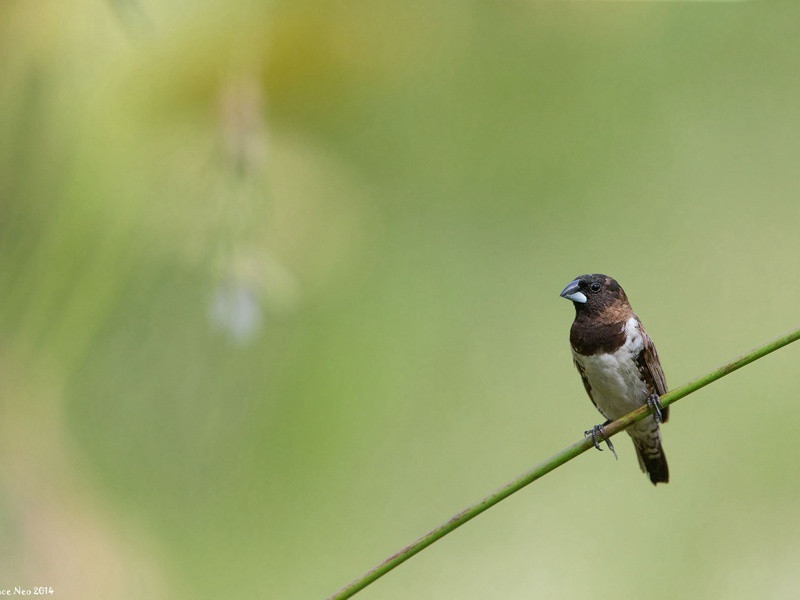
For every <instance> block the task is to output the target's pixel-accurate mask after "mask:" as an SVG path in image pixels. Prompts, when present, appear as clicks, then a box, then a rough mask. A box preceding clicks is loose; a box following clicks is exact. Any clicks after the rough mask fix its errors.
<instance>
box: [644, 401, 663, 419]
mask: <svg viewBox="0 0 800 600" xmlns="http://www.w3.org/2000/svg"><path fill="white" fill-rule="evenodd" d="M647 408H649V409H650V412H651V413H653V417H654V418H655V420H656V423H661V421H663V418H662V417H661V411H662V410H664V407H663V406H662V404H661V398H659V396H658V394H650V395H649V396H648V397H647Z"/></svg>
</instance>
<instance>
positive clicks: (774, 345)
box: [328, 328, 800, 600]
mask: <svg viewBox="0 0 800 600" xmlns="http://www.w3.org/2000/svg"><path fill="white" fill-rule="evenodd" d="M798 339H800V328H798V329H795V330H794V331H791V332H789V333H787V334H785V335H783V336H781V337H779V338H776V339H774V340H772V341H771V342H768V343H766V344H764V345H762V346H759V347H758V348H755V349H754V350H751V351H750V352H748V353H746V354H743V355H742V356H740V357H739V358H736V359H734V360H732V361H731V362H729V363H727V364H724V365H722V366H721V367H719V368H718V369H716V370H714V371H712V372H711V373H709V374H708V375H704V376H703V377H700V378H698V379H695V380H694V381H692V382H690V383H687V384H686V385H684V386H681V387H679V388H677V389H674V390H672V391H670V392H667V393H666V394H664V395H663V396H661V404H662V405H663V406H669V405H670V404H673V403H675V402H677V401H678V400H680V399H681V398H683V397H685V396H688V395H689V394H691V393H692V392H696V391H697V390H699V389H700V388H702V387H705V386H707V385H708V384H709V383H712V382H714V381H716V380H717V379H720V378H722V377H725V375H728V374H729V373H732V372H733V371H735V370H737V369H740V368H741V367H743V366H745V365H747V364H749V363H751V362H753V361H754V360H758V359H759V358H761V357H763V356H766V355H767V354H769V353H770V352H774V351H775V350H778V349H779V348H783V347H784V346H786V345H787V344H791V343H792V342H794V341H797V340H798ZM649 413H650V410H649V409H648V407H647V406H642V407H641V408H637V409H636V410H634V411H633V412H631V413H628V414H627V415H625V416H624V417H622V418H621V419H617V420H616V421H614V422H612V423H609V424H608V425H606V426H604V427H603V432H604V433H605V435H606V436H607V437H611V436H613V435H616V434H617V433H619V432H620V431H623V430H625V429H627V428H628V427H630V426H631V425H633V424H634V423H635V422H636V421H640V420H641V419H643V418H645V417H646V416H647V415H648V414H649ZM593 447H594V443H593V442H592V438H591V436H589V437H585V438H583V439H582V440H581V441H579V442H576V443H574V444H572V445H571V446H569V447H568V448H565V449H564V450H562V451H561V452H559V453H557V454H555V455H553V456H552V457H550V458H549V459H547V460H546V461H544V462H543V463H541V464H539V465H538V466H536V467H534V468H533V469H531V470H530V471H528V472H526V473H523V474H522V475H520V476H519V477H517V478H516V479H514V480H513V481H511V482H509V483H507V484H506V485H505V486H503V487H502V488H500V489H499V490H497V491H496V492H494V493H493V494H490V495H488V496H486V497H485V498H484V499H483V500H481V501H480V502H478V503H476V504H473V505H472V506H470V507H469V508H467V509H465V510H462V511H461V512H460V513H458V514H457V515H455V516H454V517H453V518H451V519H450V520H448V521H446V522H445V523H442V524H441V525H439V527H437V528H436V529H433V530H432V531H430V532H428V533H426V534H425V535H423V536H422V537H421V538H419V539H418V540H417V541H415V542H414V543H412V544H410V545H408V546H406V547H405V548H403V549H402V550H400V551H399V552H397V553H396V554H393V555H392V556H390V557H389V558H387V559H386V560H385V561H383V562H382V563H381V564H379V565H378V566H377V567H375V568H374V569H372V570H370V571H368V572H367V573H365V574H364V575H362V576H361V577H359V578H358V579H356V580H355V581H353V583H351V584H350V585H348V586H346V587H345V588H343V589H342V590H341V591H339V592H337V593H336V594H334V595H333V596H331V597H330V598H328V600H344V598H350V597H351V596H353V595H354V594H355V593H357V592H359V591H360V590H362V589H364V588H365V587H367V586H368V585H369V584H371V583H372V582H373V581H375V580H377V579H380V578H381V577H383V576H384V575H386V573H388V572H389V571H391V570H392V569H394V568H395V567H396V566H398V565H399V564H401V563H403V562H405V561H407V560H408V559H409V558H411V557H412V556H414V555H415V554H416V553H417V552H420V551H421V550H424V549H425V548H427V547H428V546H430V545H431V544H433V543H434V542H435V541H436V540H439V539H441V538H443V537H444V536H446V535H447V534H448V533H450V532H451V531H453V530H454V529H456V528H458V527H460V526H461V525H463V524H464V523H466V522H467V521H469V520H470V519H472V518H473V517H476V516H478V515H479V514H481V513H482V512H483V511H485V510H486V509H488V508H491V507H492V506H494V505H495V504H497V503H498V502H500V501H501V500H504V499H506V498H508V497H509V496H510V495H511V494H513V493H514V492H517V491H519V490H521V489H522V488H524V487H525V486H526V485H528V484H529V483H532V482H534V481H536V480H537V479H539V478H540V477H542V476H543V475H546V474H547V473H549V472H550V471H552V470H554V469H556V468H557V467H560V466H561V465H563V464H564V463H566V462H568V461H570V460H572V459H573V458H575V457H576V456H578V455H579V454H582V453H584V452H586V451H587V450H589V449H590V448H593Z"/></svg>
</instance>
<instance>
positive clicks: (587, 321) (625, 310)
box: [561, 273, 634, 354]
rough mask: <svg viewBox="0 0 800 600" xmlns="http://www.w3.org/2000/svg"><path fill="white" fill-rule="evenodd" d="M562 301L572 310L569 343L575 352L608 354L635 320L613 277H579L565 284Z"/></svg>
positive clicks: (598, 274) (624, 296)
mask: <svg viewBox="0 0 800 600" xmlns="http://www.w3.org/2000/svg"><path fill="white" fill-rule="evenodd" d="M561 297H562V298H566V299H567V300H571V301H572V304H573V305H574V306H575V321H574V322H573V324H572V330H571V331H570V341H571V343H572V347H573V348H574V349H575V351H576V352H579V353H580V354H594V353H596V352H599V351H605V352H610V351H613V350H615V349H616V348H617V347H619V346H620V345H621V344H622V343H623V342H624V341H625V332H624V327H625V323H626V322H627V321H628V319H630V318H631V317H633V316H634V314H633V309H631V305H630V304H629V303H628V297H627V296H626V295H625V290H623V289H622V286H620V284H618V283H617V282H616V281H615V280H614V279H613V278H612V277H609V276H608V275H603V274H601V273H593V274H590V275H581V276H580V277H576V278H575V279H573V280H572V281H570V282H569V284H567V287H565V288H564V289H563V290H562V292H561Z"/></svg>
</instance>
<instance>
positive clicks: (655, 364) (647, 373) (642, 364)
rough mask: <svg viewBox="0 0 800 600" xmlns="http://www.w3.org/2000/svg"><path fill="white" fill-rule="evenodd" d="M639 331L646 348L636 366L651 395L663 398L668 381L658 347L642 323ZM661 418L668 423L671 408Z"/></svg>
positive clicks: (662, 413)
mask: <svg viewBox="0 0 800 600" xmlns="http://www.w3.org/2000/svg"><path fill="white" fill-rule="evenodd" d="M637 321H638V318H637ZM639 329H640V330H641V332H642V337H643V338H644V348H643V349H642V351H641V352H640V353H639V356H638V357H637V358H636V364H637V365H638V366H639V372H640V373H641V374H642V377H644V380H645V381H646V382H647V390H648V391H649V392H650V393H651V394H658V395H659V396H663V395H664V394H666V393H667V380H666V378H665V377H664V370H663V369H662V368H661V361H660V360H659V358H658V351H657V350H656V345H655V344H654V343H653V340H651V339H650V336H649V335H647V332H646V331H645V330H644V327H642V323H641V321H640V322H639ZM661 417H662V419H661V421H662V422H663V423H666V422H667V419H668V418H669V406H667V407H665V408H664V409H663V410H662V411H661Z"/></svg>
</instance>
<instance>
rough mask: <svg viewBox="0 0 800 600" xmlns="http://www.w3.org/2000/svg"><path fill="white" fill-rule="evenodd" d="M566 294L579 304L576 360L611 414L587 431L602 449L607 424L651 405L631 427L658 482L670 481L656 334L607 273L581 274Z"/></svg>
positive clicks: (573, 332)
mask: <svg viewBox="0 0 800 600" xmlns="http://www.w3.org/2000/svg"><path fill="white" fill-rule="evenodd" d="M561 296H562V297H563V298H566V299H567V300H571V301H572V303H573V304H574V306H575V320H574V321H573V323H572V329H570V333H569V342H570V345H571V346H572V357H573V359H574V361H575V366H576V367H577V368H578V372H579V373H580V375H581V379H583V385H584V387H585V388H586V392H587V393H588V394H589V398H590V399H591V401H592V403H593V404H594V405H595V407H597V410H599V411H600V414H602V415H603V416H604V417H605V418H606V419H608V421H606V422H605V423H603V425H596V426H595V427H594V429H592V430H590V431H587V432H586V434H587V435H589V434H591V435H592V438H593V439H594V443H595V447H597V448H598V449H600V446H599V444H598V436H600V437H601V439H602V438H604V437H605V436H604V435H603V426H604V425H608V423H610V422H611V421H613V420H616V419H619V418H620V417H622V416H624V415H626V414H628V413H629V412H631V411H632V410H634V409H636V408H639V407H640V406H643V405H645V404H646V405H648V406H649V407H650V409H651V411H652V413H653V414H652V415H650V416H647V417H645V418H644V419H643V420H641V421H639V422H638V423H634V424H633V425H631V427H629V428H628V430H627V431H628V434H630V436H631V438H633V445H634V446H635V447H636V456H637V457H638V458H639V466H640V467H641V468H642V471H644V472H646V473H647V474H648V475H649V476H650V481H652V482H653V485H655V484H657V483H667V481H669V469H668V467H667V458H666V456H664V449H663V448H662V446H661V430H660V429H659V423H664V422H666V421H667V418H668V417H669V407H666V408H665V407H662V406H661V402H660V401H659V396H662V395H663V394H665V393H666V392H667V382H666V379H664V371H663V370H662V369H661V363H660V361H659V360H658V352H656V347H655V345H654V344H653V340H651V339H650V336H648V335H647V332H646V331H645V330H644V327H642V322H641V321H640V320H639V317H637V316H636V315H635V314H633V309H632V308H631V305H630V303H629V302H628V297H627V296H626V295H625V291H624V290H623V289H622V287H621V286H620V285H619V284H618V283H617V282H616V281H615V280H614V279H612V278H611V277H609V276H607V275H601V274H599V273H595V274H592V275H581V276H580V277H576V278H575V279H574V280H572V281H570V282H569V284H567V287H565V288H564V290H563V291H562V292H561ZM606 442H608V445H609V448H610V449H611V451H612V452H614V456H616V452H615V451H614V446H613V445H612V444H611V440H609V439H607V438H606Z"/></svg>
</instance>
